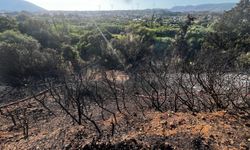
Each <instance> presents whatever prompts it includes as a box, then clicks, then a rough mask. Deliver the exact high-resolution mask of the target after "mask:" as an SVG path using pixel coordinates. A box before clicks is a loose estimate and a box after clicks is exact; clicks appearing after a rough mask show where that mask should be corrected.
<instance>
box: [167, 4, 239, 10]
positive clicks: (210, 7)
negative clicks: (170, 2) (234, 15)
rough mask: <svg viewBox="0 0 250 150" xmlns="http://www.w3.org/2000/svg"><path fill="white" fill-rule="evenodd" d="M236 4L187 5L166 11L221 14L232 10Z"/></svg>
mask: <svg viewBox="0 0 250 150" xmlns="http://www.w3.org/2000/svg"><path fill="white" fill-rule="evenodd" d="M235 5H236V3H218V4H214V3H212V4H201V5H187V6H175V7H172V8H171V9H168V10H169V11H172V12H200V11H210V12H223V11H226V10H230V9H232V8H233V7H234V6H235Z"/></svg>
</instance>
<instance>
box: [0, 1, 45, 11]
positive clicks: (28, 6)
mask: <svg viewBox="0 0 250 150" xmlns="http://www.w3.org/2000/svg"><path fill="white" fill-rule="evenodd" d="M14 11H28V12H40V11H45V9H43V8H41V7H39V6H37V5H35V4H32V3H30V2H28V1H25V0H0V12H14Z"/></svg>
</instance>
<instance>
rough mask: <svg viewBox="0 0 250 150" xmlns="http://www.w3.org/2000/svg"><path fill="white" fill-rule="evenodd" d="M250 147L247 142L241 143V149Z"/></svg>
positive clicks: (244, 149)
mask: <svg viewBox="0 0 250 150" xmlns="http://www.w3.org/2000/svg"><path fill="white" fill-rule="evenodd" d="M248 148H249V147H248V146H247V144H246V143H243V142H242V143H240V150H246V149H248Z"/></svg>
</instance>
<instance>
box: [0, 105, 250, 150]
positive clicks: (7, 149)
mask: <svg viewBox="0 0 250 150" xmlns="http://www.w3.org/2000/svg"><path fill="white" fill-rule="evenodd" d="M22 107H27V109H28V110H27V114H31V116H32V117H31V118H29V119H30V124H29V137H28V139H24V138H23V134H22V132H23V131H22V127H21V126H18V125H16V126H13V124H12V122H11V120H10V118H8V117H6V116H3V115H0V149H1V150H33V149H53V150H54V149H64V150H70V149H72V150H74V149H82V150H94V149H95V150H141V149H145V150H147V149H149V150H151V149H153V150H158V149H159V150H179V149H180V150H189V149H191V150H192V149H194V150H217V149H218V150H224V149H225V150H248V149H249V148H250V118H249V117H247V116H246V115H245V114H244V113H241V114H232V113H230V112H225V111H218V112H213V113H197V114H192V113H181V112H178V113H174V112H164V113H160V112H156V111H151V110H148V111H145V112H144V114H140V113H138V112H137V113H136V112H135V113H133V114H132V113H131V114H127V115H124V114H119V113H117V114H116V120H117V124H116V125H115V126H112V124H113V123H114V118H112V116H109V117H106V118H105V119H104V120H102V119H100V120H99V121H98V122H97V123H98V125H99V126H100V127H101V130H102V131H103V136H98V135H97V133H96V132H95V128H94V127H93V125H91V124H84V125H82V126H79V125H76V124H73V123H72V120H71V119H70V118H69V116H67V115H65V114H63V113H62V111H61V110H60V109H59V108H57V106H56V105H55V106H53V105H51V106H50V108H54V109H53V112H54V113H55V115H52V114H49V113H48V112H47V110H46V109H44V108H43V107H41V106H40V105H39V103H37V102H34V101H29V102H23V103H20V104H17V105H15V106H14V105H13V106H11V107H9V108H5V110H2V111H3V113H4V111H6V109H8V111H13V110H15V109H20V108H22ZM112 129H114V130H112ZM111 131H113V135H112V134H111Z"/></svg>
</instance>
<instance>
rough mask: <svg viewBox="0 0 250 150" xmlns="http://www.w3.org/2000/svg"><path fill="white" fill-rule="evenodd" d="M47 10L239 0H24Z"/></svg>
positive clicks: (121, 7)
mask: <svg viewBox="0 0 250 150" xmlns="http://www.w3.org/2000/svg"><path fill="white" fill-rule="evenodd" d="M26 1H29V2H32V3H34V4H36V5H38V6H41V7H43V8H45V9H47V10H128V9H148V8H171V7H174V6H183V5H199V4H208V3H225V2H239V0H26Z"/></svg>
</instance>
